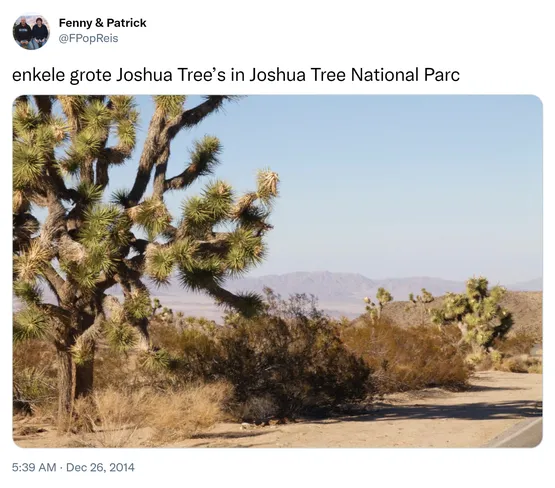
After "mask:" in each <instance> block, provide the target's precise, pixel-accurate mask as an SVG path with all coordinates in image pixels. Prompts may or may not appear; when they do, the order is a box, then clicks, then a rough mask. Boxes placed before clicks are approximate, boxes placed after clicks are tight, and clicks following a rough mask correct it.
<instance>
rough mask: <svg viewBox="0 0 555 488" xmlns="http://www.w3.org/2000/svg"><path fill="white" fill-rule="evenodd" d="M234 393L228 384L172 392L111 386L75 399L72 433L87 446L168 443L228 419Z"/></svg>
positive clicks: (191, 387) (82, 444) (198, 386)
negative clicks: (226, 412) (226, 410)
mask: <svg viewBox="0 0 555 488" xmlns="http://www.w3.org/2000/svg"><path fill="white" fill-rule="evenodd" d="M230 395H231V389H230V387H229V386H228V385H226V384H224V383H217V384H209V385H196V386H190V387H188V388H186V389H182V390H178V391H169V392H160V391H155V390H152V389H148V388H142V389H140V390H138V391H135V392H131V391H125V390H120V389H115V388H108V389H105V390H102V391H97V392H95V393H94V394H93V395H92V396H90V397H88V398H80V399H77V400H76V401H75V405H74V412H73V413H74V421H73V425H72V431H73V432H74V433H77V434H79V437H78V439H79V444H80V445H81V446H83V447H139V446H148V445H151V446H152V445H164V444H168V443H171V442H175V441H179V440H183V439H187V438H190V437H191V436H193V435H195V434H198V433H199V432H202V431H204V430H206V429H208V428H210V427H212V426H213V425H214V424H215V423H216V422H219V421H220V420H222V419H223V418H224V405H225V403H226V401H227V399H228V398H229V396H230ZM73 443H75V439H73Z"/></svg>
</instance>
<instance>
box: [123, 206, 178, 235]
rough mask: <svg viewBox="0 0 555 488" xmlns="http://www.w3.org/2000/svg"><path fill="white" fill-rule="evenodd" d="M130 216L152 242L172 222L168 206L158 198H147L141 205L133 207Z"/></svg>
mask: <svg viewBox="0 0 555 488" xmlns="http://www.w3.org/2000/svg"><path fill="white" fill-rule="evenodd" d="M129 216H130V217H131V219H132V220H133V222H134V223H135V224H136V225H137V226H139V227H140V228H141V229H143V230H144V231H145V232H146V233H147V235H148V238H149V240H151V241H152V240H154V239H156V237H158V236H159V235H160V234H162V233H163V232H164V231H165V230H166V229H167V227H168V226H169V225H170V224H171V221H172V216H171V214H170V212H169V211H168V209H167V207H166V205H165V204H164V202H163V201H162V200H160V199H158V198H147V199H145V200H144V201H143V202H142V203H141V204H140V205H138V206H136V207H132V208H131V209H130V210H129Z"/></svg>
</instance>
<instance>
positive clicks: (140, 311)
mask: <svg viewBox="0 0 555 488" xmlns="http://www.w3.org/2000/svg"><path fill="white" fill-rule="evenodd" d="M123 311H124V313H125V316H126V317H127V318H128V319H129V320H131V321H135V320H141V319H146V318H148V317H150V314H151V313H152V304H151V303H150V295H149V293H148V292H147V291H146V290H133V292H132V293H131V294H130V295H129V296H126V297H125V301H124V302H123Z"/></svg>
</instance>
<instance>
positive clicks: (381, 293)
mask: <svg viewBox="0 0 555 488" xmlns="http://www.w3.org/2000/svg"><path fill="white" fill-rule="evenodd" d="M376 300H377V302H378V304H377V305H376V304H375V303H374V302H373V301H372V300H370V298H368V297H365V298H364V302H365V303H366V311H367V312H368V313H369V314H370V318H371V319H372V321H373V322H375V321H376V320H379V319H380V318H381V316H382V310H383V307H384V306H385V305H386V304H388V303H389V302H391V301H392V300H393V297H392V296H391V293H389V292H388V291H387V290H386V289H385V288H383V287H380V288H378V291H377V293H376Z"/></svg>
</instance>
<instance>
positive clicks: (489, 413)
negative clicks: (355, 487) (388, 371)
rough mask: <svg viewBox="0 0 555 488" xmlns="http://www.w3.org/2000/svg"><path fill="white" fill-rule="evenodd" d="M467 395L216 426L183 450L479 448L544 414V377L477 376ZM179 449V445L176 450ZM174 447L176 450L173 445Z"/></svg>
mask: <svg viewBox="0 0 555 488" xmlns="http://www.w3.org/2000/svg"><path fill="white" fill-rule="evenodd" d="M472 384H473V388H472V389H471V390H469V391H466V392H463V393H449V392H444V391H442V390H428V391H424V392H420V393H419V394H418V395H414V394H413V395H394V396H391V397H389V398H388V399H387V401H386V402H384V403H381V404H378V405H377V406H376V410H375V412H374V413H372V414H368V415H361V416H357V417H342V418H334V419H328V420H322V421H312V422H299V423H296V424H288V425H279V426H272V427H262V428H254V429H252V430H241V426H238V425H234V424H221V425H218V426H217V427H216V428H215V429H214V430H213V431H212V432H210V433H209V434H207V435H205V436H203V438H197V439H192V440H190V441H187V442H182V443H180V444H178V445H179V446H183V447H479V446H483V445H484V444H485V443H486V442H488V441H489V440H491V439H493V438H494V437H496V436H497V435H499V434H500V433H502V432H503V431H504V430H506V429H508V428H510V427H511V426H513V425H515V424H516V423H518V422H520V421H521V420H522V419H524V418H528V417H533V416H539V415H541V400H542V375H539V374H515V373H501V372H486V373H478V374H477V375H476V377H475V379H474V380H473V381H472ZM178 445H176V446H175V447H177V446H178ZM172 447H174V446H172Z"/></svg>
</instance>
